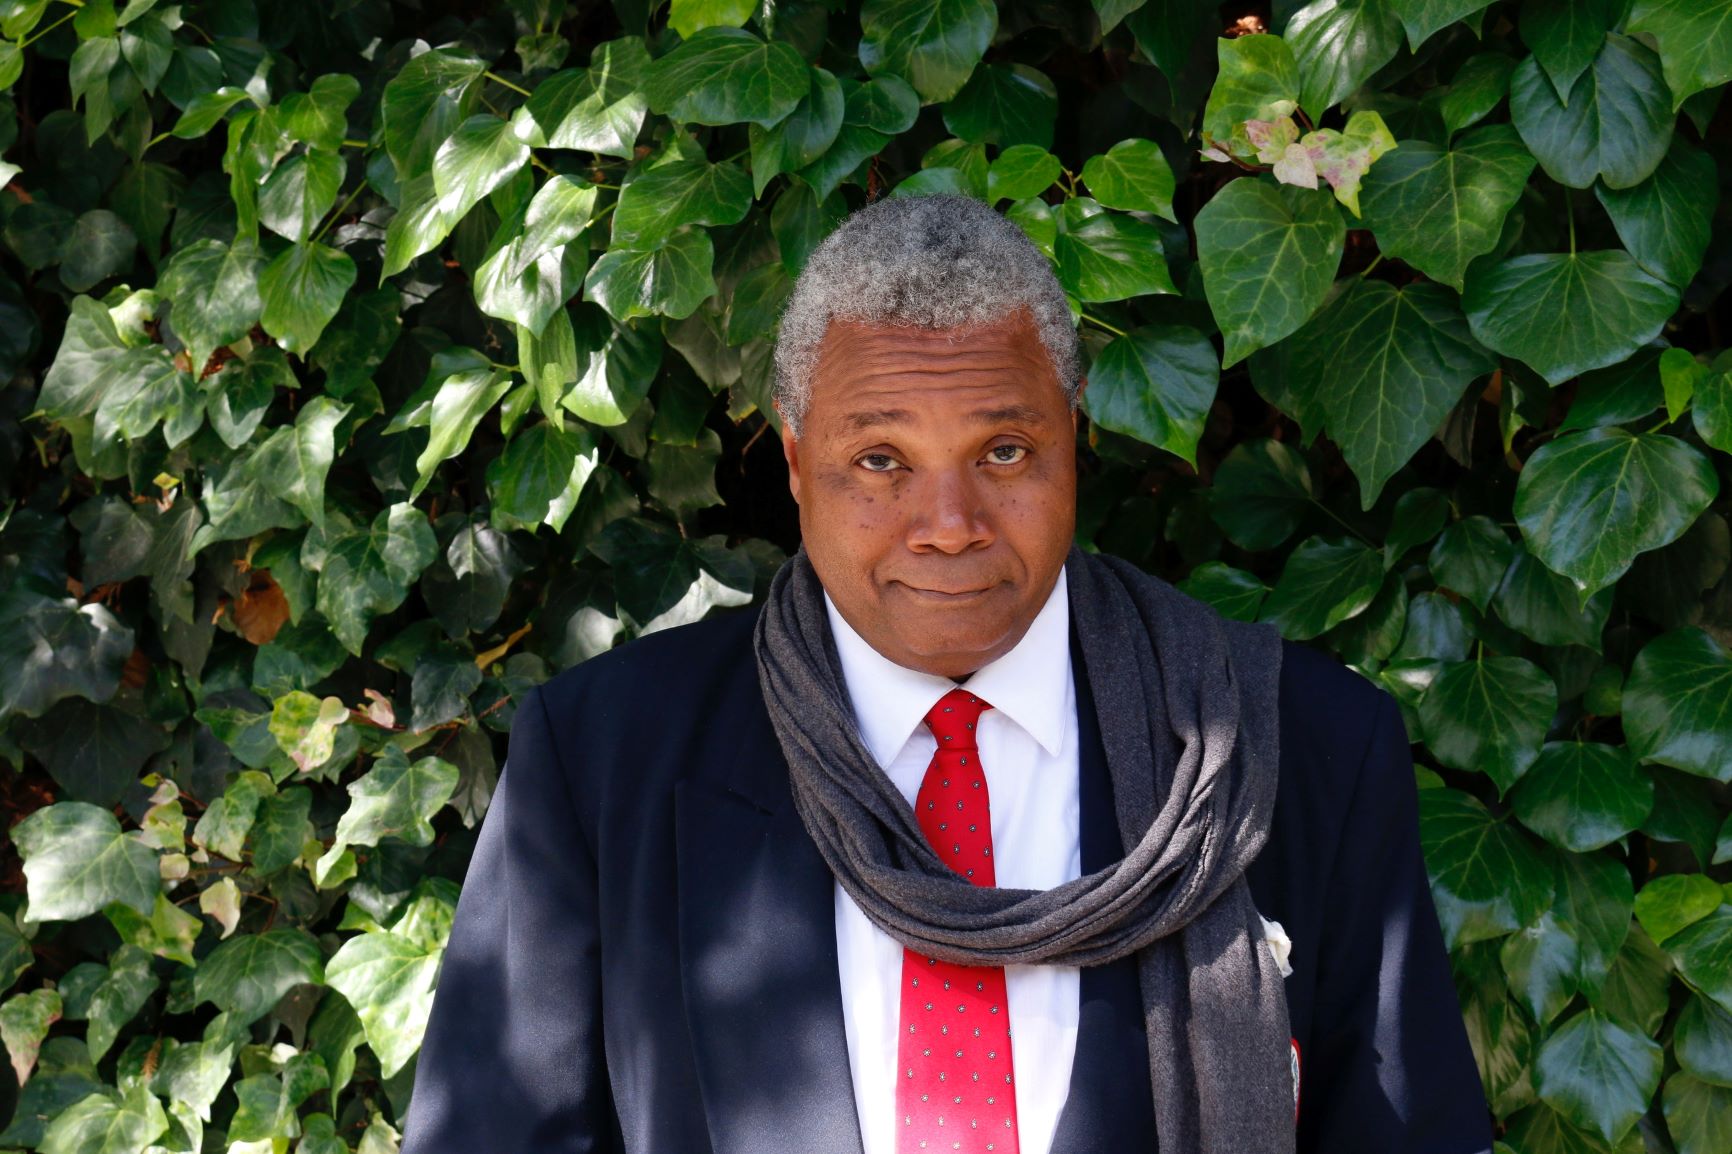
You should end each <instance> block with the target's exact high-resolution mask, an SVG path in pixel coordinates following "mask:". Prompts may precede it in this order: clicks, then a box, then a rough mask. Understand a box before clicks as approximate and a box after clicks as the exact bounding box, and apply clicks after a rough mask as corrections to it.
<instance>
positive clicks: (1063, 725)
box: [824, 569, 1082, 1154]
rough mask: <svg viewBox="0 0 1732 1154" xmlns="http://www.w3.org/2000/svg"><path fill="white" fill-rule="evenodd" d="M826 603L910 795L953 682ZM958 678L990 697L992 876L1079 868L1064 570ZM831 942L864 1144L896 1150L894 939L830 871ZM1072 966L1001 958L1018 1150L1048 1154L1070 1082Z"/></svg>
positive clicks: (981, 733) (1044, 884)
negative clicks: (899, 654)
mask: <svg viewBox="0 0 1732 1154" xmlns="http://www.w3.org/2000/svg"><path fill="white" fill-rule="evenodd" d="M824 604H825V608H826V609H827V610H828V613H829V618H830V629H831V632H832V633H833V634H834V636H835V638H836V649H837V652H838V654H839V656H840V657H841V659H842V673H843V676H844V678H845V679H846V681H847V684H848V696H849V698H850V699H851V701H852V703H853V707H854V716H855V718H856V720H857V721H858V722H859V726H860V734H861V737H862V738H863V739H864V741H865V743H866V748H867V749H869V750H870V751H871V752H872V755H873V757H875V758H877V759H878V764H879V765H880V766H882V767H883V769H884V771H885V773H887V774H888V775H889V777H890V780H891V781H893V782H895V783H896V787H897V788H898V789H900V790H901V791H902V796H903V797H904V798H906V799H907V800H908V804H909V805H910V806H912V805H913V804H914V797H915V794H917V793H918V792H919V790H920V782H921V779H922V778H924V777H925V775H926V767H927V765H928V764H929V763H930V762H931V760H932V752H933V749H934V748H935V747H936V745H937V744H938V743H937V740H936V739H935V738H934V737H933V736H932V731H931V730H929V729H928V728H927V727H926V725H925V722H924V720H923V719H924V717H925V715H926V711H927V710H928V709H931V708H932V706H933V705H934V704H935V703H936V702H937V701H938V699H939V698H940V697H942V696H944V694H945V693H947V692H949V691H950V690H952V689H954V688H956V683H955V682H953V681H951V680H950V679H949V678H947V677H938V676H935V675H933V674H929V673H921V672H919V671H917V670H913V669H908V668H906V667H904V666H901V665H897V664H896V663H894V662H892V661H890V660H889V659H888V658H886V657H884V656H883V655H882V654H880V653H879V652H878V651H877V650H875V649H873V648H872V646H871V645H869V644H867V642H866V641H865V639H864V638H862V637H861V636H860V635H859V634H858V633H857V632H855V631H854V629H853V627H851V626H850V625H849V624H848V623H847V622H846V621H845V620H843V618H842V615H841V614H840V613H839V612H838V611H837V609H836V605H835V603H834V602H833V601H831V600H830V595H829V594H828V593H826V594H825V595H824ZM965 684H966V685H967V687H968V689H969V691H970V692H972V693H974V694H976V695H977V696H979V697H981V698H983V699H984V700H986V701H987V702H988V703H990V704H991V705H992V707H993V708H991V709H989V710H987V711H986V712H985V713H983V714H981V716H980V720H979V722H978V723H977V724H978V726H979V728H978V729H977V730H976V731H975V732H976V740H977V742H978V743H979V746H980V764H981V769H982V770H983V771H984V772H985V774H986V789H987V797H988V802H989V804H990V805H991V808H992V856H993V861H994V864H995V868H996V872H997V881H998V884H999V885H1000V886H1003V887H1006V888H1022V889H1036V890H1045V889H1051V888H1052V887H1054V886H1056V885H1059V884H1061V883H1063V882H1067V881H1070V880H1071V879H1073V878H1076V877H1080V876H1081V873H1082V846H1081V841H1080V838H1079V822H1080V807H1081V802H1080V799H1079V796H1078V786H1077V721H1076V691H1075V687H1074V686H1073V685H1072V684H1071V661H1070V602H1069V600H1068V597H1067V594H1066V588H1065V575H1064V571H1063V570H1062V569H1061V570H1060V571H1059V576H1058V581H1057V583H1056V584H1055V585H1054V586H1053V590H1052V593H1051V594H1050V595H1049V596H1048V598H1047V601H1046V604H1045V606H1043V607H1042V609H1041V611H1040V612H1039V613H1038V614H1037V615H1036V616H1035V619H1034V621H1033V622H1032V623H1031V624H1030V625H1029V627H1028V631H1027V632H1026V633H1025V634H1023V637H1022V639H1021V640H1020V641H1018V642H1017V644H1016V646H1015V647H1014V648H1012V649H1011V650H1010V652H1008V653H1006V654H1005V655H1004V656H1002V657H1000V658H998V659H997V660H996V661H993V662H991V663H990V664H988V665H984V666H982V667H981V668H980V669H978V670H976V671H975V673H974V674H973V675H972V676H971V677H969V679H968V681H967V682H966V683H965ZM836 947H837V957H838V963H839V969H840V971H841V979H842V1018H843V1021H844V1023H845V1025H846V1027H847V1033H848V1060H849V1063H850V1066H851V1069H852V1073H853V1078H854V1105H855V1109H856V1110H858V1112H859V1116H860V1133H861V1137H862V1138H863V1139H864V1140H865V1154H896V1117H895V1115H896V1049H897V1035H898V1028H897V1016H898V1014H899V1012H900V1010H901V998H900V996H899V991H900V987H901V982H902V946H901V944H900V943H899V942H897V941H896V940H895V939H894V938H892V937H890V936H889V935H888V934H886V933H884V931H882V930H880V929H879V928H878V927H877V926H875V925H873V924H872V922H871V921H870V920H868V919H867V917H866V915H865V914H864V913H863V912H861V910H860V907H859V906H858V905H856V904H855V902H854V899H853V898H851V897H849V896H848V895H847V894H846V893H845V892H843V890H842V887H841V886H840V885H839V884H838V885H837V886H836ZM1079 977H1080V973H1079V971H1078V970H1077V969H1076V968H1075V967H1068V966H1007V967H1006V968H1005V986H1006V994H1007V996H1008V998H1009V1000H1010V1034H1011V1061H1012V1063H1013V1066H1014V1069H1015V1073H1016V1111H1017V1132H1018V1138H1019V1143H1020V1146H1021V1149H1022V1151H1023V1154H1048V1151H1049V1149H1050V1147H1051V1145H1052V1137H1053V1131H1054V1129H1055V1128H1056V1127H1057V1125H1058V1116H1059V1111H1060V1110H1062V1109H1063V1108H1064V1103H1065V1098H1066V1097H1067V1096H1068V1094H1069V1091H1070V1076H1071V1063H1072V1060H1073V1059H1074V1058H1075V1055H1076V1030H1077V1011H1078V988H1079Z"/></svg>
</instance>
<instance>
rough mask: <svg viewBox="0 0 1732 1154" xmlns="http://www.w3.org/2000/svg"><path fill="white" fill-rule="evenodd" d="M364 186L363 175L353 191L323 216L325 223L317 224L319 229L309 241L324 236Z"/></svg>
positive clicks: (365, 181)
mask: <svg viewBox="0 0 1732 1154" xmlns="http://www.w3.org/2000/svg"><path fill="white" fill-rule="evenodd" d="M366 187H367V180H366V178H365V177H363V178H362V179H361V183H360V184H357V185H356V186H355V191H354V192H351V193H350V194H349V195H348V196H346V197H344V198H343V203H342V204H339V205H338V206H337V207H336V208H334V209H332V210H331V215H330V216H328V217H326V218H325V223H324V224H322V225H320V226H319V231H318V232H316V233H314V234H313V238H312V240H311V241H310V242H309V243H314V244H316V243H317V242H318V240H319V238H320V237H322V236H324V235H325V234H326V233H327V232H329V231H330V230H331V226H332V225H333V224H335V223H337V221H339V220H341V219H342V216H343V213H344V212H346V211H348V208H349V206H350V205H351V204H354V203H355V198H356V197H357V196H360V195H361V191H362V190H363V189H365V188H366Z"/></svg>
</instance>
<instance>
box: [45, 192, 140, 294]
mask: <svg viewBox="0 0 1732 1154" xmlns="http://www.w3.org/2000/svg"><path fill="white" fill-rule="evenodd" d="M137 250H138V237H137V235H136V234H135V233H134V232H133V231H132V228H131V227H130V226H129V225H128V224H127V223H126V222H125V221H124V220H122V219H120V217H119V216H117V215H115V214H114V213H112V212H110V211H109V210H108V209H106V208H93V209H91V210H90V211H89V212H86V213H81V214H80V215H79V217H78V219H77V220H76V221H75V222H73V225H72V232H71V234H70V235H69V236H68V237H67V238H66V245H65V247H64V248H63V249H62V250H61V254H60V282H61V283H62V284H64V285H65V286H66V287H67V288H69V289H71V290H72V291H73V292H87V291H89V290H90V289H91V288H93V287H94V286H95V285H97V284H99V283H100V282H102V281H105V280H107V279H108V278H109V277H111V276H114V275H116V274H118V273H123V272H125V271H126V270H127V269H129V268H131V267H132V259H133V255H134V254H135V253H136V252H137Z"/></svg>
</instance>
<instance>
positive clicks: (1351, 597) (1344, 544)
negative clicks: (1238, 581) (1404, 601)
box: [1262, 537, 1383, 641]
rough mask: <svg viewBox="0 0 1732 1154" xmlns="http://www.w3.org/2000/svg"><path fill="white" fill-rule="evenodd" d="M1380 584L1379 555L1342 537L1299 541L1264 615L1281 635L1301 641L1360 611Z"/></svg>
mask: <svg viewBox="0 0 1732 1154" xmlns="http://www.w3.org/2000/svg"><path fill="white" fill-rule="evenodd" d="M1382 585H1383V559H1382V557H1381V556H1380V555H1379V554H1378V553H1377V552H1376V551H1375V550H1373V549H1370V548H1368V547H1366V546H1365V545H1363V544H1361V543H1360V542H1358V541H1355V540H1351V539H1349V538H1345V537H1338V538H1330V537H1311V538H1308V539H1306V540H1304V541H1301V542H1300V543H1299V545H1298V547H1297V548H1295V549H1294V550H1293V552H1292V553H1290V554H1288V555H1287V562H1286V564H1285V565H1283V566H1282V569H1281V578H1280V580H1278V581H1276V582H1275V591H1274V592H1273V593H1271V594H1269V599H1268V600H1267V601H1265V602H1264V603H1263V616H1262V620H1264V621H1267V622H1270V623H1271V624H1273V625H1274V626H1275V627H1276V628H1277V629H1279V630H1280V631H1281V635H1282V636H1283V637H1286V638H1287V639H1289V640H1292V641H1304V640H1307V639H1309V638H1312V637H1316V636H1317V635H1318V634H1320V633H1322V632H1324V631H1325V630H1328V629H1332V628H1334V627H1335V626H1336V625H1338V624H1340V623H1341V622H1343V621H1345V620H1347V619H1348V618H1350V617H1352V616H1353V615H1354V614H1356V613H1359V612H1360V611H1362V610H1363V609H1364V608H1365V607H1366V606H1367V605H1370V604H1371V599H1372V598H1373V597H1375V596H1377V591H1378V589H1379V588H1381V587H1382Z"/></svg>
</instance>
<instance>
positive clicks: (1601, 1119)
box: [1534, 1009, 1662, 1142]
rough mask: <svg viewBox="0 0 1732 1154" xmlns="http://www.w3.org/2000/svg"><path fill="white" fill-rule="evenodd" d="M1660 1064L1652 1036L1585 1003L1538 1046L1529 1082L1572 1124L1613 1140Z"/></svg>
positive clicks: (1635, 1116) (1653, 1082)
mask: <svg viewBox="0 0 1732 1154" xmlns="http://www.w3.org/2000/svg"><path fill="white" fill-rule="evenodd" d="M1661 1066H1662V1057H1661V1050H1660V1044H1659V1043H1658V1042H1656V1041H1654V1040H1653V1039H1652V1038H1649V1037H1646V1036H1645V1035H1643V1034H1639V1033H1637V1032H1636V1031H1635V1030H1632V1029H1630V1028H1629V1027H1628V1026H1625V1025H1623V1024H1622V1023H1620V1022H1616V1021H1614V1020H1612V1019H1611V1018H1609V1017H1607V1016H1605V1015H1604V1014H1602V1013H1600V1012H1599V1011H1598V1010H1592V1009H1589V1010H1584V1011H1582V1012H1581V1013H1579V1014H1577V1015H1576V1016H1575V1017H1573V1018H1571V1019H1570V1020H1569V1021H1567V1022H1565V1023H1564V1024H1563V1026H1562V1027H1561V1028H1559V1029H1558V1030H1557V1031H1556V1032H1554V1033H1553V1034H1552V1036H1551V1037H1550V1038H1548V1039H1546V1041H1545V1043H1544V1044H1543V1045H1542V1046H1541V1047H1540V1050H1539V1053H1538V1054H1537V1055H1536V1056H1535V1059H1534V1088H1535V1089H1536V1090H1538V1091H1539V1095H1540V1098H1541V1099H1542V1100H1543V1101H1545V1102H1546V1103H1547V1104H1548V1105H1550V1106H1551V1107H1552V1108H1553V1109H1555V1110H1557V1111H1558V1112H1559V1113H1560V1114H1562V1115H1563V1116H1564V1117H1566V1118H1568V1119H1570V1120H1571V1121H1572V1122H1574V1123H1576V1125H1578V1126H1581V1127H1582V1128H1583V1129H1591V1130H1594V1131H1596V1132H1598V1133H1599V1135H1600V1136H1601V1137H1603V1138H1604V1139H1605V1140H1606V1141H1608V1142H1617V1141H1618V1140H1620V1139H1621V1138H1623V1136H1624V1135H1625V1134H1627V1133H1629V1132H1630V1130H1631V1129H1633V1128H1634V1127H1635V1125H1636V1122H1637V1120H1639V1119H1640V1118H1641V1116H1642V1115H1643V1114H1645V1113H1646V1112H1647V1109H1648V1102H1649V1100H1650V1099H1651V1098H1652V1097H1653V1096H1654V1091H1655V1090H1657V1089H1659V1086H1660V1071H1661Z"/></svg>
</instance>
